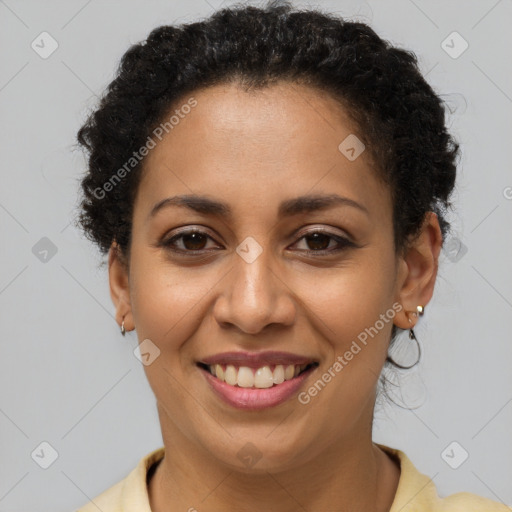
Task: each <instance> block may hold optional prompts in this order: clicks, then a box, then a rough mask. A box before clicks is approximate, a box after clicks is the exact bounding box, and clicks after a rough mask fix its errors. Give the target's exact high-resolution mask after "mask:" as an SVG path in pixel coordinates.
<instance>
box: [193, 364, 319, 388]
mask: <svg viewBox="0 0 512 512" xmlns="http://www.w3.org/2000/svg"><path fill="white" fill-rule="evenodd" d="M197 366H198V367H199V368H201V369H202V370H204V371H205V372H208V373H209V374H210V375H212V376H213V377H214V378H215V379H216V380H219V381H221V382H223V383H225V384H227V385H228V386H232V387H235V388H237V387H238V388H246V389H251V388H252V389H268V388H273V387H277V386H280V385H281V384H283V383H284V382H287V381H291V380H294V379H297V378H299V377H301V376H303V375H304V374H306V373H309V372H310V371H312V370H313V369H314V368H316V367H317V366H318V362H316V361H312V362H310V363H303V364H274V365H264V366H260V367H258V368H256V367H250V366H238V365H234V364H206V363H203V362H198V363H197Z"/></svg>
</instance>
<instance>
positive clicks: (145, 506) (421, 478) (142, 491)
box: [77, 443, 512, 512]
mask: <svg viewBox="0 0 512 512" xmlns="http://www.w3.org/2000/svg"><path fill="white" fill-rule="evenodd" d="M376 444H377V446H379V447H380V448H381V449H382V450H384V451H385V452H387V453H389V454H391V455H392V456H394V457H396V458H398V460H399V461H400V468H401V474H400V480H399V482H398V488H397V491H396V494H395V499H394V501H393V505H392V507H391V509H390V512H511V511H512V507H509V506H506V505H503V504H501V503H498V502H496V501H492V500H489V499H486V498H482V497H480V496H477V495H475V494H470V493H467V492H460V493H456V494H452V495H451V496H449V497H447V498H440V497H439V496H438V494H437V492H436V488H435V486H434V483H433V482H432V480H431V479H430V478H428V477H427V476H426V475H424V474H423V473H420V472H419V471H418V470H417V469H416V468H415V467H414V465H413V464H412V462H411V461H410V460H409V458H408V457H407V456H406V455H405V453H404V452H402V451H400V450H397V449H394V448H389V447H388V446H384V445H381V444H378V443H376ZM164 453H165V447H161V448H158V449H156V450H154V451H152V452H151V453H149V454H148V455H146V456H144V457H143V458H142V459H141V460H140V461H139V463H138V464H137V466H136V467H135V468H134V469H133V470H132V471H131V472H130V473H129V474H128V476H127V477H126V478H124V479H123V480H121V481H120V482H118V483H117V484H115V485H113V486H112V487H110V488H109V489H107V490H106V491H104V492H103V493H102V494H100V495H99V496H98V497H96V498H94V500H93V501H92V502H89V503H88V504H87V505H85V506H84V507H83V508H80V509H79V510H78V511H77V512H98V510H101V511H102V512H151V508H150V506H149V498H148V489H147V485H146V478H147V473H148V470H149V468H150V467H151V466H152V465H153V464H154V463H155V462H158V461H159V460H160V459H162V458H163V456H164Z"/></svg>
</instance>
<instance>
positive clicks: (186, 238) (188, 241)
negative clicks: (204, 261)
mask: <svg viewBox="0 0 512 512" xmlns="http://www.w3.org/2000/svg"><path fill="white" fill-rule="evenodd" d="M208 239H210V240H213V239H212V237H211V236H209V235H208V234H207V233H205V232H204V231H200V230H198V229H188V230H184V231H181V232H180V233H178V234H176V235H174V236H172V237H171V238H168V239H167V240H164V241H162V243H161V245H162V246H163V247H165V248H168V249H170V250H171V251H173V252H177V253H193V252H200V251H205V250H209V248H208V247H205V245H206V244H207V242H208Z"/></svg>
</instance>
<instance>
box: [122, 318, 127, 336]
mask: <svg viewBox="0 0 512 512" xmlns="http://www.w3.org/2000/svg"><path fill="white" fill-rule="evenodd" d="M121 334H122V335H123V336H124V335H125V334H126V329H125V328H124V318H123V321H122V323H121Z"/></svg>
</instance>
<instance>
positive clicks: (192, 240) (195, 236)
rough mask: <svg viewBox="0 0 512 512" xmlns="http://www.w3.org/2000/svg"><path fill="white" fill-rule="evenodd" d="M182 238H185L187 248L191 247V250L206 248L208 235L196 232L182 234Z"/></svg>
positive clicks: (184, 242)
mask: <svg viewBox="0 0 512 512" xmlns="http://www.w3.org/2000/svg"><path fill="white" fill-rule="evenodd" d="M181 238H182V240H183V245H184V246H185V249H189V250H191V251H199V250H201V249H204V246H205V244H206V241H207V238H208V237H207V236H205V235H203V234H202V233H197V232H194V233H189V234H186V235H182V236H181Z"/></svg>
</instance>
